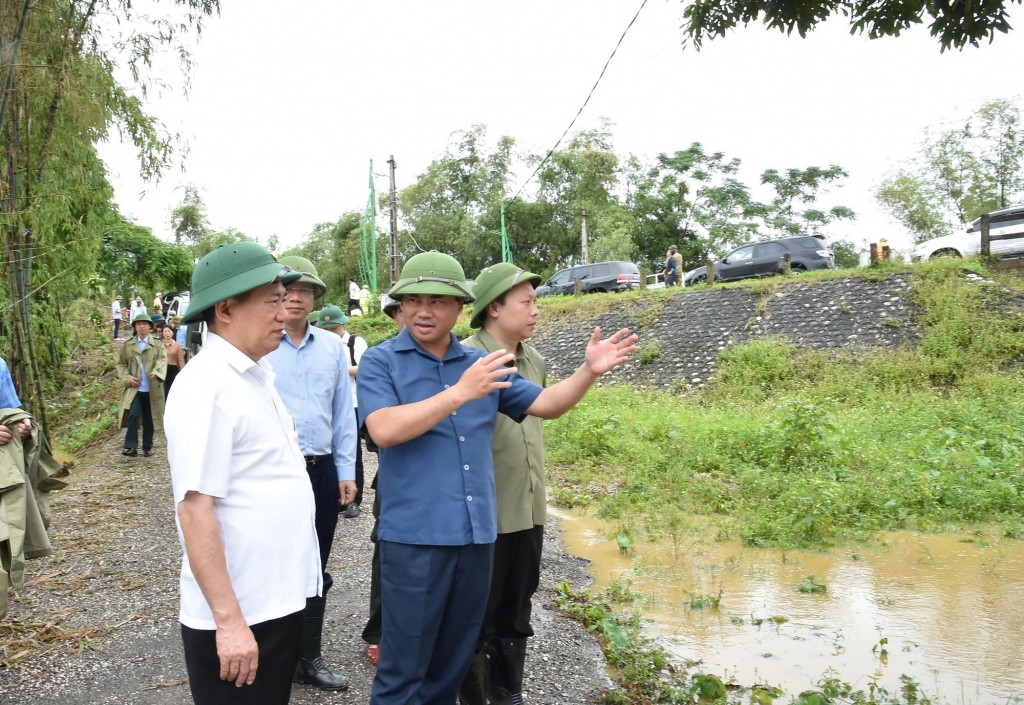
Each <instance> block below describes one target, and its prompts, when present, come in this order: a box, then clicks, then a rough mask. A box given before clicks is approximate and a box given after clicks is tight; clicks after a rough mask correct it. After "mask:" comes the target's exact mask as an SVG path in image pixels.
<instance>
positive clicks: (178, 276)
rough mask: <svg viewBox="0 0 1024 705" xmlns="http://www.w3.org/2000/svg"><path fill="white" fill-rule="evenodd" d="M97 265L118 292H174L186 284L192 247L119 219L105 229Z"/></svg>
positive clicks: (183, 287)
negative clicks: (168, 239)
mask: <svg viewBox="0 0 1024 705" xmlns="http://www.w3.org/2000/svg"><path fill="white" fill-rule="evenodd" d="M98 265H99V269H100V271H103V272H105V273H106V275H107V278H108V280H109V281H112V282H113V283H114V285H115V286H114V288H115V289H117V290H118V291H124V292H129V291H131V290H133V289H141V290H146V291H157V290H160V291H176V290H179V289H188V287H189V282H190V280H191V277H192V266H193V263H192V250H191V248H189V247H187V246H185V245H177V244H171V243H167V242H164V241H163V240H161V239H160V238H158V237H156V236H155V235H153V231H152V230H150V229H149V228H146V227H143V226H141V225H136V224H135V223H128V222H125V221H121V222H115V223H112V224H111V225H110V226H109V227H108V228H107V229H106V233H105V234H104V236H103V246H102V250H101V252H100V257H99V261H98Z"/></svg>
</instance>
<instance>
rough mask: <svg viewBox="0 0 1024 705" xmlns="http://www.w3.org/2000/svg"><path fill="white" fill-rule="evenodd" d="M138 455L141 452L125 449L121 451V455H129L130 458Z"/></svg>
mask: <svg viewBox="0 0 1024 705" xmlns="http://www.w3.org/2000/svg"><path fill="white" fill-rule="evenodd" d="M138 454H139V451H137V450H133V449H132V448H125V449H124V450H122V451H121V455H127V456H128V457H130V458H134V457H135V456H136V455H138Z"/></svg>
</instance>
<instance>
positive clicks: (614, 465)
mask: <svg viewBox="0 0 1024 705" xmlns="http://www.w3.org/2000/svg"><path fill="white" fill-rule="evenodd" d="M914 292H915V294H914V295H915V298H916V300H917V301H918V303H919V304H920V305H921V307H922V312H921V321H922V323H923V332H922V339H921V345H920V346H919V347H917V348H914V349H911V348H906V349H900V350H896V351H893V352H878V353H871V354H864V355H854V354H840V355H837V356H833V357H829V356H826V355H825V354H819V353H813V352H802V351H798V350H796V349H795V348H793V346H791V345H790V344H789V343H787V342H786V341H782V340H758V341H753V342H750V343H747V344H745V345H740V346H735V347H733V348H731V349H729V350H727V351H724V352H723V354H722V355H721V357H720V363H719V370H718V373H717V376H716V379H715V381H714V383H713V384H712V385H711V386H710V387H709V388H708V389H706V390H703V391H701V392H694V393H691V394H690V395H689V396H685V397H681V396H679V395H678V394H674V393H671V392H669V391H654V392H650V391H647V392H644V393H643V394H638V393H637V392H636V391H635V390H632V389H627V388H624V387H608V388H602V389H597V390H593V391H592V392H591V393H590V395H588V396H587V397H586V398H585V399H584V400H583V402H582V403H581V404H580V405H579V406H577V407H576V409H574V410H573V411H571V412H570V413H569V414H567V415H566V416H564V417H563V418H562V419H559V420H557V421H554V422H549V423H548V424H547V426H546V429H547V430H546V433H547V438H548V442H547V449H548V466H549V474H550V477H551V484H552V485H553V487H554V490H553V492H552V498H553V500H554V501H556V502H559V501H565V500H570V503H576V502H579V501H580V499H581V498H582V497H584V496H585V498H586V503H587V504H589V505H592V506H594V507H595V508H596V509H597V512H598V515H599V516H601V517H605V518H609V519H621V518H622V517H626V516H628V517H630V521H631V522H633V525H634V530H636V529H644V530H646V531H647V532H648V533H649V534H651V535H652V536H665V535H671V536H673V537H674V534H675V533H676V531H675V530H674V529H672V528H671V527H673V526H677V527H678V526H682V525H684V524H685V518H686V517H691V516H694V515H698V516H704V517H706V518H707V520H708V521H710V522H711V523H712V526H717V527H718V531H719V533H720V535H723V536H738V537H741V538H742V539H744V540H745V541H747V542H750V543H753V544H761V545H778V546H822V545H828V544H830V543H833V542H835V541H839V540H846V539H851V538H856V537H860V536H864V535H867V534H870V533H872V532H876V531H880V530H890V529H900V528H936V527H943V526H950V525H954V526H955V525H960V524H963V523H968V522H969V523H973V522H993V523H998V524H1002V525H1003V526H1005V527H1006V529H1005V531H1006V532H1008V533H1010V534H1013V533H1014V532H1019V531H1020V529H1019V527H1020V516H1021V515H1022V514H1024V493H1022V491H1021V489H1020V488H1022V487H1024V429H1021V425H1020V419H1021V418H1024V376H1022V375H1021V373H1020V360H1021V359H1022V355H1024V349H1022V346H1024V329H1022V316H1021V315H1020V313H1018V310H1017V309H1016V308H1015V307H1013V306H1011V305H1009V303H1008V301H1009V299H1010V298H1011V297H1012V296H1015V295H1016V294H1015V293H1014V292H1012V291H1006V290H1004V289H1002V288H1000V287H997V286H994V285H986V284H984V283H978V282H968V281H966V280H964V278H963V277H962V270H961V269H959V268H957V267H951V266H948V265H946V266H929V267H925V268H923V269H922V270H921V273H920V274H919V275H915V279H914Z"/></svg>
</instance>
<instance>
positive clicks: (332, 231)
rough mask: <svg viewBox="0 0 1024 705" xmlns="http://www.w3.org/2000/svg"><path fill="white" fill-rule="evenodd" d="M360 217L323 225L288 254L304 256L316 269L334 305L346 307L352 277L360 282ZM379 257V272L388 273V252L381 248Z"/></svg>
mask: <svg viewBox="0 0 1024 705" xmlns="http://www.w3.org/2000/svg"><path fill="white" fill-rule="evenodd" d="M359 216H360V214H359V213H357V212H350V213H345V214H343V215H342V216H341V217H340V218H338V220H336V221H335V222H333V223H319V224H318V225H317V226H316V227H314V228H313V230H312V231H311V232H310V233H309V234H308V235H307V236H306V237H305V239H304V240H303V242H302V243H301V244H300V245H297V246H296V247H293V248H291V249H289V250H287V251H286V252H285V253H284V254H285V255H301V256H302V257H305V258H306V259H308V260H309V261H310V262H312V263H313V264H314V266H316V270H317V273H318V274H319V275H320V279H321V280H322V281H323V282H324V284H326V285H327V300H328V301H329V302H331V303H337V304H339V305H340V304H343V303H345V302H346V301H347V300H348V280H349V277H352V278H354V279H356V280H358V279H359ZM379 245H383V243H380V244H379ZM377 255H378V262H377V271H378V272H386V271H387V248H386V247H383V246H378V248H377Z"/></svg>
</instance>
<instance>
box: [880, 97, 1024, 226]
mask: <svg viewBox="0 0 1024 705" xmlns="http://www.w3.org/2000/svg"><path fill="white" fill-rule="evenodd" d="M1020 120H1021V115H1020V106H1019V104H1018V103H1015V102H1012V101H1007V100H996V101H992V102H990V103H986V104H985V105H983V106H981V107H980V108H979V109H978V110H976V111H974V112H973V113H972V114H971V115H970V117H969V118H968V119H967V120H966V121H965V122H964V123H963V124H962V125H957V126H955V127H953V128H950V129H946V130H940V131H938V132H932V131H930V132H928V133H926V136H925V139H924V141H923V143H922V145H921V147H920V149H919V150H918V153H917V155H916V156H915V158H914V159H913V160H912V161H911V163H910V164H909V165H908V166H907V167H904V168H903V169H900V170H898V171H897V172H895V173H894V174H892V175H890V176H887V177H886V178H885V179H884V180H883V181H882V183H881V184H880V185H879V186H878V188H877V189H876V190H875V197H876V198H877V199H878V202H879V203H880V204H881V205H882V208H883V209H885V210H886V212H888V213H889V214H890V215H891V216H892V217H893V218H895V219H896V220H897V221H898V222H900V223H901V224H902V225H903V226H904V227H906V228H907V229H908V230H910V232H911V233H912V234H913V235H914V238H915V241H917V242H921V241H923V240H928V239H930V238H933V237H938V236H940V235H946V234H948V233H950V232H953V231H954V230H956V229H957V228H958V227H959V226H962V225H963V224H964V223H968V222H970V221H972V220H974V219H975V218H977V217H978V216H980V215H981V214H982V213H987V212H989V211H992V210H996V209H999V208H1006V207H1008V206H1010V205H1013V204H1014V203H1016V202H1018V201H1019V200H1020V199H1021V198H1022V197H1024V137H1022V134H1021V130H1020Z"/></svg>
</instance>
